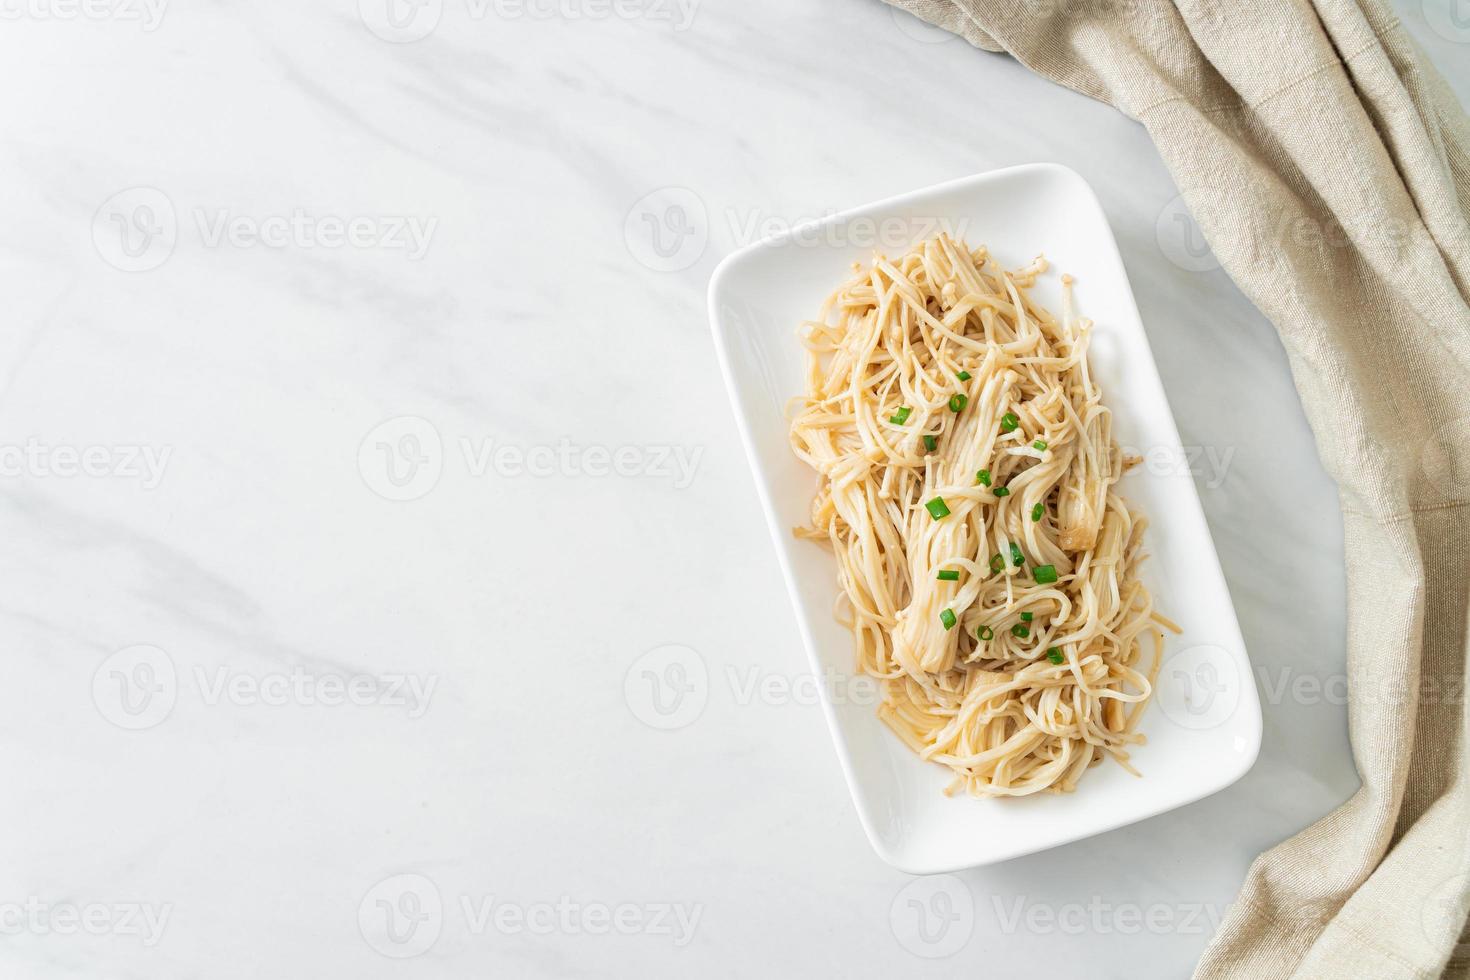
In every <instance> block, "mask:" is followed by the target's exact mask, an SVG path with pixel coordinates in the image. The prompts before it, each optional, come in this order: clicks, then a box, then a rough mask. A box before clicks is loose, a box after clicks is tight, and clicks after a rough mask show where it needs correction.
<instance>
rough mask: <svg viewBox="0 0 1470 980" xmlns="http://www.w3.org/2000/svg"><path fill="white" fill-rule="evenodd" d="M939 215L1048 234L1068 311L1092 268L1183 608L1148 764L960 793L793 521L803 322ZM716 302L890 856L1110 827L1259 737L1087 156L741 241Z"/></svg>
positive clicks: (1216, 574) (958, 853) (975, 239)
mask: <svg viewBox="0 0 1470 980" xmlns="http://www.w3.org/2000/svg"><path fill="white" fill-rule="evenodd" d="M939 230H947V231H949V232H950V233H951V234H955V235H956V236H957V237H963V238H965V239H966V240H967V241H968V242H969V243H970V244H971V245H972V246H976V245H980V244H984V245H987V246H989V248H990V251H991V254H992V255H993V256H995V258H996V259H997V260H998V261H999V262H1000V263H1001V264H1002V265H1003V266H1004V267H1006V268H1019V267H1020V266H1023V265H1025V264H1026V263H1027V262H1028V261H1029V260H1030V259H1031V258H1033V257H1034V256H1036V255H1038V254H1044V255H1045V256H1046V257H1047V259H1048V260H1049V261H1050V263H1051V271H1049V272H1048V273H1047V274H1046V275H1045V276H1043V277H1042V278H1041V281H1040V282H1038V284H1037V288H1036V295H1037V297H1038V299H1039V300H1040V301H1041V302H1042V303H1043V304H1044V305H1046V306H1047V307H1048V308H1049V309H1051V310H1053V311H1060V308H1061V306H1060V304H1061V286H1060V283H1059V277H1060V273H1063V272H1067V273H1071V274H1072V275H1073V276H1074V277H1075V278H1076V280H1077V281H1076V285H1075V291H1076V292H1075V295H1076V300H1077V307H1078V312H1079V314H1080V315H1082V316H1086V317H1090V318H1091V319H1093V320H1094V321H1095V322H1096V324H1097V326H1096V328H1095V332H1094V337H1093V346H1092V366H1093V376H1094V377H1095V378H1096V379H1097V380H1098V383H1099V384H1100V385H1101V387H1102V392H1103V400H1104V403H1105V404H1107V405H1108V406H1109V407H1110V408H1111V409H1112V410H1113V413H1114V436H1115V438H1116V439H1117V440H1118V442H1119V443H1120V444H1122V445H1123V447H1124V448H1125V449H1128V450H1131V451H1134V452H1137V453H1140V454H1143V455H1145V463H1144V465H1143V466H1140V467H1138V468H1137V469H1135V470H1134V471H1132V472H1131V473H1130V474H1129V475H1128V476H1126V477H1125V478H1124V479H1123V481H1122V483H1121V484H1120V486H1119V491H1120V493H1121V494H1122V495H1123V496H1124V497H1125V498H1126V499H1128V500H1129V501H1130V502H1132V503H1133V504H1135V505H1136V506H1138V507H1140V508H1142V510H1143V511H1144V512H1145V513H1147V514H1148V516H1149V520H1150V528H1149V531H1148V536H1147V538H1146V542H1147V545H1148V550H1149V552H1150V553H1151V555H1152V557H1151V558H1150V559H1149V561H1148V562H1147V563H1146V565H1145V567H1144V580H1145V584H1147V585H1148V587H1149V589H1150V590H1151V591H1152V592H1153V594H1154V596H1155V599H1156V603H1157V607H1158V608H1159V610H1160V611H1162V612H1163V613H1164V614H1165V615H1167V616H1169V617H1170V618H1172V619H1174V620H1175V621H1176V622H1178V623H1179V624H1180V625H1181V626H1183V628H1184V634H1183V635H1182V636H1178V637H1174V636H1171V637H1170V638H1169V640H1168V644H1167V647H1166V651H1165V662H1164V666H1163V669H1162V671H1161V673H1160V676H1159V686H1158V690H1157V691H1156V693H1155V696H1154V699H1153V702H1152V703H1151V705H1150V707H1149V709H1148V711H1147V713H1146V714H1145V716H1144V721H1143V724H1142V731H1143V732H1144V733H1145V734H1146V735H1147V736H1148V744H1147V745H1145V746H1142V747H1140V748H1139V749H1138V750H1137V751H1136V752H1134V753H1133V763H1134V764H1135V765H1136V766H1137V767H1138V769H1139V770H1140V771H1141V772H1142V773H1143V775H1142V778H1136V777H1134V776H1131V775H1129V774H1128V773H1127V772H1126V771H1124V769H1123V768H1122V767H1121V766H1119V765H1118V764H1116V763H1115V762H1112V761H1111V760H1107V761H1104V762H1103V764H1102V765H1100V766H1098V767H1096V768H1095V769H1093V770H1091V771H1090V772H1089V773H1088V774H1087V775H1086V776H1085V777H1084V778H1083V779H1082V781H1081V783H1080V784H1079V786H1078V789H1077V791H1076V792H1075V793H1070V794H1046V795H1040V796H1034V797H1027V798H1022V799H999V800H977V799H974V798H970V797H966V796H959V797H954V798H950V797H946V796H945V795H944V792H943V789H944V787H945V785H947V783H948V782H949V775H948V771H947V770H946V769H944V768H943V767H941V766H938V765H934V764H930V763H925V762H922V761H921V760H920V759H919V758H918V757H917V756H915V755H914V753H913V752H911V751H910V750H909V749H908V748H907V747H906V746H905V745H904V744H903V743H901V742H900V741H899V740H898V738H897V737H896V736H894V735H893V733H892V732H890V731H889V730H888V728H887V727H886V726H885V725H884V724H883V723H882V722H881V721H879V720H878V717H877V714H876V710H875V704H874V703H873V698H872V697H871V696H869V697H863V696H857V693H858V692H861V691H862V690H864V689H863V687H862V686H861V685H854V684H853V683H851V682H850V681H849V680H847V679H850V678H851V677H852V674H853V671H854V656H853V644H852V638H851V636H850V635H849V633H848V632H847V630H845V629H844V628H843V627H841V626H840V625H839V624H838V623H837V622H836V621H835V619H834V618H833V612H832V611H833V601H834V599H835V597H836V595H837V589H838V586H837V573H836V563H835V561H834V559H833V557H832V555H831V553H830V552H829V551H828V550H827V549H826V548H824V547H823V546H821V545H819V544H816V543H814V542H811V541H799V540H797V539H796V538H794V537H793V536H792V534H791V529H792V528H794V527H797V526H799V525H801V524H804V523H805V522H806V519H807V514H808V507H809V505H810V501H811V497H812V493H813V491H814V490H815V488H816V485H817V478H816V474H815V473H813V472H812V471H811V470H810V469H809V468H808V467H806V466H805V465H804V464H803V463H802V462H800V461H799V460H798V459H797V458H796V457H795V456H794V455H793V454H792V452H791V448H790V444H789V440H788V437H787V426H788V421H787V416H786V405H787V403H788V401H789V400H790V399H791V398H792V397H793V396H795V395H799V394H800V393H801V392H802V390H803V381H802V379H803V374H802V372H803V365H804V353H803V351H802V347H801V344H800V342H799V341H798V339H797V327H798V325H799V324H800V323H801V321H802V320H804V319H811V318H814V317H816V315H817V313H818V311H819V309H820V306H821V303H822V300H823V299H824V298H825V297H826V296H827V294H828V293H830V292H831V291H832V290H833V289H834V288H836V287H837V286H838V285H839V284H841V283H842V282H843V281H845V280H846V279H847V278H848V277H849V276H850V275H851V268H850V267H851V264H852V263H853V262H866V261H867V260H868V259H870V258H871V256H872V254H873V252H874V251H875V248H876V250H879V251H883V252H885V253H886V254H888V255H890V256H896V255H898V254H900V253H902V252H903V251H905V250H907V248H908V247H909V246H910V245H912V244H915V243H917V242H918V241H920V240H923V239H924V238H927V237H930V236H932V235H933V234H934V233H936V232H937V231H939ZM710 315H711V319H712V321H713V325H714V333H715V345H716V348H717V349H718V351H719V355H720V363H721V367H722V369H723V370H724V374H725V382H726V384H727V386H728V387H729V390H730V398H731V401H732V402H733V403H734V407H735V416H736V419H737V421H738V422H739V425H740V431H741V435H742V437H743V438H744V441H745V448H746V451H747V453H748V454H749V455H750V462H751V466H752V468H753V469H754V471H755V478H756V485H757V488H758V489H759V492H760V497H761V502H762V504H763V505H764V507H765V511H766V518H767V520H768V521H769V522H770V526H771V535H772V537H773V538H774V540H775V543H776V552H777V554H778V555H779V556H780V560H781V567H782V570H783V572H784V573H785V576H786V584H787V587H788V589H789V590H790V592H791V598H792V601H793V602H794V603H795V606H796V619H797V622H798V624H799V625H800V628H801V633H802V638H803V640H804V641H805V642H806V649H807V653H808V655H809V656H810V658H811V665H812V669H813V670H814V671H815V672H816V674H817V676H818V677H820V678H827V679H831V678H836V681H833V682H829V683H825V684H822V685H819V688H820V689H821V690H822V692H823V710H824V711H825V713H826V716H827V720H828V723H829V724H830V725H831V728H832V736H833V739H834V740H835V741H836V743H837V753H838V756H839V758H840V759H841V762H842V768H843V771H844V772H845V773H846V775H847V782H848V786H849V787H850V788H851V790H852V798H853V802H854V803H856V804H857V811H858V816H859V817H860V818H861V820H862V823H863V827H864V829H865V830H866V831H867V833H868V838H869V839H870V840H871V841H872V843H873V847H874V848H875V849H876V850H877V852H878V854H879V855H881V856H882V857H883V858H884V859H885V860H886V861H888V862H889V863H890V864H892V865H894V866H895V867H898V868H900V869H902V870H904V871H908V872H911V873H915V874H931V873H938V872H942V871H952V870H955V869H958V868H966V867H972V866H975V865H981V864H990V863H993V862H996V861H1003V860H1006V859H1008V858H1013V857H1018V856H1020V855H1022V854H1030V853H1032V852H1035V851H1040V850H1043V849H1045V848H1049V847H1056V846H1058V845H1061V844H1066V843H1069V842H1071V841H1075V840H1079V839H1081V838H1084V837H1089V836H1091V835H1093V834H1099V833H1102V832H1104V831H1108V830H1112V829H1114V828H1117V827H1121V826H1124V825H1125V824H1129V823H1133V822H1135V821H1138V820H1143V819H1145V818H1147V817H1151V816H1154V815H1156V814H1159V813H1163V812H1164V811H1166V810H1171V809H1173V808H1174V807H1177V806H1182V805H1184V804H1186V803H1191V802H1193V801H1195V800H1198V799H1200V798H1201V797H1204V796H1208V795H1209V794H1211V793H1214V792H1216V791H1218V790H1221V789H1224V788H1225V787H1226V786H1228V785H1230V784H1231V783H1232V782H1234V781H1235V780H1236V779H1238V778H1240V777H1241V776H1242V775H1244V774H1245V772H1246V770H1248V769H1249V768H1250V767H1251V764H1252V763H1253V762H1254V761H1255V758H1256V753H1257V751H1258V750H1259V748H1260V742H1261V711H1260V704H1259V702H1258V701H1257V698H1256V689H1255V684H1254V683H1253V682H1252V679H1251V671H1250V663H1249V661H1248V660H1247V659H1246V654H1245V645H1244V643H1243V642H1242V640H1241V636H1240V628H1239V626H1238V625H1237V623H1236V619H1235V610H1234V608H1233V607H1232V605H1231V602H1230V593H1229V591H1228V590H1227V589H1226V586H1225V579H1224V576H1223V575H1222V574H1221V572H1220V564H1219V560H1218V558H1217V557H1216V554H1215V546H1214V542H1213V541H1212V540H1211V539H1210V532H1209V528H1208V527H1207V526H1206V524H1205V519H1204V513H1203V511H1202V510H1201V508H1200V502H1199V496H1198V495H1197V493H1196V492H1195V486H1194V482H1193V480H1192V479H1191V478H1190V475H1189V465H1190V462H1191V461H1192V460H1193V456H1186V454H1185V453H1184V451H1183V449H1182V448H1181V447H1180V444H1179V433H1178V431H1177V430H1176V429H1175V426H1174V419H1173V416H1172V415H1171V414H1170V412H1169V405H1168V402H1167V401H1166V400H1165V398H1164V388H1163V385H1162V384H1161V383H1160V381H1159V375H1158V369H1157V367H1156V366H1155V364H1154V360H1153V354H1152V353H1151V352H1150V350H1149V345H1148V338H1147V337H1146V336H1145V334H1144V331H1143V324H1142V323H1141V322H1140V321H1139V317H1138V309H1137V307H1136V306H1135V305H1134V302H1133V292H1132V290H1131V289H1130V288H1129V285H1128V278H1127V274H1126V273H1125V272H1124V269H1123V262H1122V259H1121V258H1120V257H1119V255H1118V247H1117V244H1116V243H1115V242H1114V240H1113V234H1112V231H1111V229H1109V227H1108V222H1107V218H1106V217H1105V216H1104V214H1103V210H1102V207H1101V206H1100V205H1099V204H1098V201H1097V197H1096V196H1095V195H1094V194H1093V192H1092V189H1091V188H1090V187H1089V186H1088V185H1087V183H1086V181H1084V180H1083V179H1082V178H1081V177H1080V176H1079V175H1078V174H1076V173H1074V172H1073V171H1071V170H1068V169H1067V168H1065V167H1061V166H1058V165H1055V164H1029V165H1026V166H1021V167H1013V168H1010V169H1008V170H999V171H995V172H993V173H987V174H980V175H978V176H975V177H967V178H965V179H963V180H958V181H954V182H952V183H948V184H941V185H939V186H937V187H931V188H928V189H925V190H920V191H915V192H913V193H911V194H905V195H903V196H902V197H896V198H893V199H891V200H887V201H882V202H879V203H877V204H872V205H869V206H867V207H863V208H858V209H856V210H853V211H848V212H846V213H844V214H839V215H834V216H833V217H830V218H828V219H826V220H824V221H821V222H818V223H817V224H815V225H810V226H806V227H804V228H800V229H796V230H793V231H792V232H789V233H787V234H784V235H780V236H777V237H773V238H770V239H767V240H765V241H762V242H759V243H757V244H755V245H752V246H750V247H749V248H745V249H743V250H741V251H739V252H737V253H735V254H733V255H731V256H730V257H729V258H727V259H725V261H724V262H722V263H721V264H720V267H719V268H718V269H717V270H716V271H715V274H714V276H713V278H712V279H711V281H710Z"/></svg>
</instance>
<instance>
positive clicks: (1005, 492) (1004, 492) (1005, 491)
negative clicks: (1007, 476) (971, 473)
mask: <svg viewBox="0 0 1470 980" xmlns="http://www.w3.org/2000/svg"><path fill="white" fill-rule="evenodd" d="M995 495H996V496H997V497H1009V496H1010V495H1011V488H1010V487H996V488H995Z"/></svg>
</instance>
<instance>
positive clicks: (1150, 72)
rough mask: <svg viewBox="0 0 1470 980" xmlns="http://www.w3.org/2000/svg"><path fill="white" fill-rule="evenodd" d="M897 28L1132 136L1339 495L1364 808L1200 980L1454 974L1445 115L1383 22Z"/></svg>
mask: <svg viewBox="0 0 1470 980" xmlns="http://www.w3.org/2000/svg"><path fill="white" fill-rule="evenodd" d="M889 2H891V3H893V4H894V5H895V6H899V7H902V8H904V9H906V10H908V11H910V12H912V13H914V14H917V15H918V16H919V17H922V18H923V19H925V20H927V21H929V22H930V23H933V24H936V25H938V26H940V27H944V28H947V29H949V30H951V31H954V32H955V33H957V34H960V35H961V36H963V37H964V38H966V39H967V40H969V41H970V42H971V43H972V44H975V45H977V46H979V47H982V48H986V49H988V50H991V51H1008V52H1010V53H1011V54H1012V55H1014V56H1015V57H1016V58H1017V59H1019V60H1020V61H1021V62H1022V63H1024V64H1025V65H1027V66H1028V67H1030V68H1031V69H1032V70H1033V71H1035V72H1037V73H1038V74H1041V75H1043V76H1045V77H1047V78H1050V79H1052V80H1054V81H1057V82H1060V83H1061V84H1063V85H1066V86H1068V87H1069V88H1072V89H1075V90H1077V91H1079V92H1082V93H1084V94H1086V95H1090V96H1092V97H1093V98H1096V99H1100V100H1102V101H1104V102H1107V103H1109V104H1111V105H1114V106H1116V107H1117V108H1118V109H1120V110H1122V111H1123V112H1124V113H1126V114H1128V115H1129V116H1131V117H1133V118H1135V119H1137V120H1139V121H1140V122H1142V123H1143V125H1144V126H1145V127H1147V129H1148V131H1149V133H1150V135H1151V136H1152V137H1153V139H1154V142H1155V143H1156V144H1157V146H1158V149H1159V153H1160V154H1162V156H1163V158H1164V161H1165V162H1166V163H1167V164H1168V166H1169V169H1170V171H1171V172H1172V173H1173V175H1174V178H1175V181H1176V182H1177V183H1178V185H1179V187H1180V189H1181V190H1182V191H1183V192H1184V195H1185V199H1186V201H1187V202H1188V204H1189V206H1190V209H1191V211H1192V212H1193V214H1194V216H1195V219H1196V220H1197V221H1198V223H1199V225H1200V226H1201V228H1202V229H1203V231H1204V233H1205V235H1206V237H1207V238H1208V239H1209V241H1210V243H1211V245H1212V246H1213V247H1214V249H1215V252H1216V255H1217V256H1218V258H1219V259H1220V260H1221V262H1222V263H1223V265H1224V267H1225V268H1226V270H1227V271H1228V272H1229V273H1230V275H1231V276H1232V277H1234V279H1235V282H1236V283H1237V284H1238V285H1239V286H1240V288H1241V289H1242V290H1244V292H1245V293H1246V295H1248V296H1249V297H1250V298H1251V299H1252V300H1253V301H1254V302H1255V304H1256V305H1257V306H1258V307H1259V308H1260V309H1261V311H1262V312H1263V313H1265V315H1266V316H1268V317H1269V318H1270V319H1271V321H1272V322H1273V323H1274V324H1275V325H1276V327H1277V329H1278V330H1279V331H1280V333H1281V338H1282V341H1283V342H1284V344H1285V346H1286V349H1287V352H1288V354H1289V356H1290V359H1291V367H1292V372H1293V375H1294V377H1295V380H1296V384H1297V388H1298V389H1299V391H1300V393H1301V398H1302V401H1303V403H1304V405H1305V407H1306V412H1307V416H1308V418H1309V420H1310V421H1311V424H1312V428H1313V430H1314V432H1315V434H1316V438H1317V443H1318V448H1319V451H1320V453H1321V455H1322V459H1323V462H1324V463H1325V464H1326V467H1327V469H1328V472H1329V473H1331V474H1332V476H1333V477H1334V478H1335V479H1336V481H1337V483H1338V486H1339V488H1340V492H1341V500H1342V507H1343V514H1344V523H1345V529H1344V530H1345V538H1346V550H1347V566H1348V631H1347V636H1348V651H1347V656H1348V672H1349V682H1350V691H1351V695H1350V703H1349V723H1350V729H1351V736H1352V744H1353V751H1354V754H1355V756H1356V761H1357V766H1358V771H1359V773H1360V775H1361V776H1362V780H1363V787H1362V789H1361V790H1360V791H1359V792H1358V793H1357V794H1356V795H1355V796H1354V797H1353V798H1352V799H1351V800H1349V801H1348V802H1347V803H1346V804H1344V805H1343V806H1342V807H1341V808H1339V809H1338V810H1337V811H1336V812H1334V813H1332V814H1330V815H1328V816H1327V817H1326V818H1324V819H1323V820H1322V821H1321V822H1319V823H1317V824H1316V825H1315V826H1312V827H1309V828H1308V829H1306V830H1304V831H1302V832H1301V833H1300V834H1298V835H1296V836H1295V837H1293V838H1291V839H1290V840H1287V841H1286V842H1284V843H1282V844H1280V845H1278V846H1277V847H1275V848H1273V849H1272V850H1270V851H1268V852H1267V853H1265V854H1263V855H1262V856H1261V857H1259V858H1258V859H1257V860H1256V862H1255V864H1254V865H1253V866H1252V867H1251V869H1250V873H1249V876H1248V877H1247V880H1246V882H1245V886H1244V889H1243V891H1242V893H1241V896H1240V898H1239V900H1238V901H1237V902H1236V903H1235V904H1234V905H1233V906H1232V909H1231V913H1230V915H1229V916H1228V917H1227V919H1226V921H1225V923H1224V925H1223V927H1222V928H1221V931H1220V934H1219V935H1218V936H1217V937H1216V938H1215V940H1214V942H1213V943H1211V945H1210V947H1209V949H1208V950H1207V951H1206V953H1205V957H1204V960H1203V961H1202V962H1201V963H1200V965H1199V968H1198V972H1197V973H1196V977H1197V978H1207V980H1214V978H1222V977H1229V978H1250V980H1269V978H1275V977H1311V978H1333V980H1336V978H1341V980H1392V978H1399V977H1416V978H1418V977H1437V976H1441V975H1446V976H1466V975H1470V966H1467V963H1470V955H1467V954H1470V943H1467V942H1465V941H1461V939H1460V937H1461V930H1462V928H1463V925H1464V921H1465V912H1466V902H1467V894H1470V877H1467V872H1470V811H1467V807H1470V794H1467V788H1466V781H1467V777H1470V773H1467V767H1470V754H1467V744H1466V735H1467V728H1470V725H1467V718H1470V716H1467V713H1466V703H1465V702H1466V699H1465V680H1466V669H1465V668H1466V658H1465V650H1466V624H1467V612H1470V309H1467V306H1466V298H1467V296H1470V231H1467V221H1466V216H1467V213H1470V126H1467V123H1466V118H1465V114H1464V112H1463V110H1462V109H1461V108H1460V107H1459V106H1458V105H1457V104H1456V102H1455V100H1454V97H1453V96H1452V95H1451V94H1450V92H1449V90H1448V89H1447V87H1446V86H1445V84H1444V82H1443V79H1441V78H1440V77H1439V76H1438V75H1437V74H1436V73H1435V71H1434V69H1433V68H1432V67H1431V66H1430V65H1429V63H1428V62H1427V60H1426V59H1425V58H1423V57H1422V55H1421V54H1420V53H1419V52H1418V50H1417V49H1416V48H1415V46H1414V44H1413V42H1412V41H1411V40H1410V39H1409V38H1408V36H1407V35H1406V34H1405V32H1404V31H1403V29H1402V28H1401V26H1400V25H1399V22H1398V20H1397V18H1395V17H1394V16H1393V14H1392V12H1391V11H1389V10H1388V9H1387V8H1385V7H1384V6H1383V5H1382V4H1381V3H1380V2H1379V0H1177V2H1175V3H1170V2H1167V0H889ZM1466 57H1470V47H1467V50H1466ZM976 111H977V113H978V112H980V111H981V107H980V106H979V104H978V99H977V107H976Z"/></svg>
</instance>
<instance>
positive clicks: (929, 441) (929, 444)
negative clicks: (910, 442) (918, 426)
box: [924, 435, 939, 453]
mask: <svg viewBox="0 0 1470 980" xmlns="http://www.w3.org/2000/svg"><path fill="white" fill-rule="evenodd" d="M924 448H925V449H927V450H929V451H930V452H931V453H932V452H933V451H934V450H936V449H938V448H939V440H938V439H936V438H934V437H933V436H930V435H926V436H924Z"/></svg>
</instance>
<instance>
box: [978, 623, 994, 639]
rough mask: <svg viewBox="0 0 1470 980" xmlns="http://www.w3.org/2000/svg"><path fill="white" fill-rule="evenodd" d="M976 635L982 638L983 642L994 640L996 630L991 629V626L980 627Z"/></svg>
mask: <svg viewBox="0 0 1470 980" xmlns="http://www.w3.org/2000/svg"><path fill="white" fill-rule="evenodd" d="M975 635H976V636H978V637H980V639H982V640H993V639H995V630H993V629H991V628H990V627H989V626H982V627H980V630H979V632H977V633H976V634H975Z"/></svg>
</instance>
